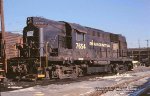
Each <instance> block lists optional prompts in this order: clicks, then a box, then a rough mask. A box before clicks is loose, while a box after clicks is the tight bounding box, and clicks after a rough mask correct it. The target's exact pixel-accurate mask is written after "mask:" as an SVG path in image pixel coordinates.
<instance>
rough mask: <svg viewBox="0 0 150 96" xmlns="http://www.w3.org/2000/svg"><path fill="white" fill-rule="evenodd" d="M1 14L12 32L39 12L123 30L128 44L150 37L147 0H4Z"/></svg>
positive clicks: (141, 42)
mask: <svg viewBox="0 0 150 96" xmlns="http://www.w3.org/2000/svg"><path fill="white" fill-rule="evenodd" d="M4 16H5V30H6V31H12V32H20V33H21V32H22V30H23V28H24V27H25V26H26V18H27V17H30V16H40V17H45V18H47V19H51V20H56V21H67V22H72V23H78V24H80V25H84V26H88V27H92V28H97V29H101V30H104V31H106V32H111V33H115V34H122V35H124V36H125V37H126V39H127V44H128V47H129V48H136V47H139V45H140V47H147V42H146V40H150V0H4ZM149 43H150V42H149ZM149 45H150V44H149Z"/></svg>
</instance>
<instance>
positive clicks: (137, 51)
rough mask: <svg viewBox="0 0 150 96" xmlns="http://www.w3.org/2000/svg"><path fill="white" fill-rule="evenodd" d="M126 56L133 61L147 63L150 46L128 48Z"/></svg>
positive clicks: (149, 57) (149, 56)
mask: <svg viewBox="0 0 150 96" xmlns="http://www.w3.org/2000/svg"><path fill="white" fill-rule="evenodd" d="M128 56H129V57H130V58H132V59H133V60H134V61H139V62H141V63H142V62H144V63H149V61H150V60H149V59H150V48H149V47H148V48H129V49H128Z"/></svg>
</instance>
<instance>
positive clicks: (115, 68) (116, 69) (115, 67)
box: [113, 64, 119, 74]
mask: <svg viewBox="0 0 150 96" xmlns="http://www.w3.org/2000/svg"><path fill="white" fill-rule="evenodd" d="M118 72H119V65H118V64H115V65H114V66H113V73H115V74H117V73H118Z"/></svg>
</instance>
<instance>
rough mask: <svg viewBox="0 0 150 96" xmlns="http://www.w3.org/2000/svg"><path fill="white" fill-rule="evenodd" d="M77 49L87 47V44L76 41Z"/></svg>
mask: <svg viewBox="0 0 150 96" xmlns="http://www.w3.org/2000/svg"><path fill="white" fill-rule="evenodd" d="M76 49H86V45H85V44H83V43H76Z"/></svg>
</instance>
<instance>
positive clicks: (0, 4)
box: [0, 0, 7, 73]
mask: <svg viewBox="0 0 150 96" xmlns="http://www.w3.org/2000/svg"><path fill="white" fill-rule="evenodd" d="M3 4H4V2H3V0H0V21H1V53H2V58H1V59H2V62H3V64H4V67H5V72H6V73H7V60H6V58H7V57H6V54H5V24H4V9H3V8H4V7H3Z"/></svg>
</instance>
